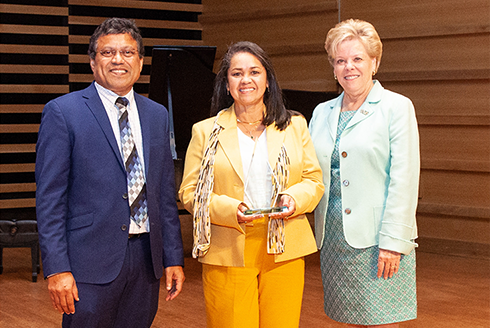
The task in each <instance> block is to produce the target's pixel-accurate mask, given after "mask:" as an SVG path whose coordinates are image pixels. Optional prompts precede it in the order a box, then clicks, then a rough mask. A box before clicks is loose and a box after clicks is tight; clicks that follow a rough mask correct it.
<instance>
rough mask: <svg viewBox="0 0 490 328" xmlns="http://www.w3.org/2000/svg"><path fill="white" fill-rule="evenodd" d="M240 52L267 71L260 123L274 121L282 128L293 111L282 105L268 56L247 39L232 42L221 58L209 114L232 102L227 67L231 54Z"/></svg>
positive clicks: (228, 105)
mask: <svg viewBox="0 0 490 328" xmlns="http://www.w3.org/2000/svg"><path fill="white" fill-rule="evenodd" d="M241 52H246V53H249V54H251V55H253V56H255V57H256V58H257V59H258V60H259V61H260V63H261V64H262V66H264V68H265V70H266V72H267V82H268V85H269V90H268V91H266V92H265V94H264V104H265V108H266V112H265V117H264V120H263V122H262V123H263V124H264V125H265V126H269V125H271V124H272V123H275V124H276V127H277V128H278V129H279V130H284V129H285V128H286V127H287V126H288V125H289V124H290V123H291V115H293V114H294V113H293V112H291V111H288V110H286V107H285V106H284V99H283V95H282V90H281V88H280V87H279V84H278V83H277V78H276V72H275V71H274V67H273V66H272V62H271V60H270V58H269V56H267V54H266V53H265V51H264V50H262V48H260V47H259V46H258V45H257V44H255V43H253V42H248V41H241V42H237V43H235V44H232V45H231V46H230V47H229V48H228V51H227V52H226V53H225V55H224V56H223V59H222V60H221V65H220V69H219V71H218V74H217V75H216V78H215V80H214V92H213V98H212V100H211V116H214V115H216V114H217V113H218V112H219V111H220V110H221V109H223V108H228V107H230V106H231V105H232V104H233V98H232V97H231V96H230V95H229V94H228V92H227V85H228V69H229V68H230V63H231V59H232V58H233V56H234V55H235V54H237V53H241Z"/></svg>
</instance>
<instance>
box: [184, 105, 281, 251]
mask: <svg viewBox="0 0 490 328" xmlns="http://www.w3.org/2000/svg"><path fill="white" fill-rule="evenodd" d="M222 112H223V111H221V112H219V113H218V115H216V119H215V120H214V126H213V129H212V131H211V134H210V135H209V140H208V145H207V147H206V150H205V152H204V157H203V159H202V161H201V168H200V170H199V178H198V180H197V185H196V190H195V192H194V213H193V218H194V220H193V233H194V236H193V237H194V245H193V248H192V257H194V258H198V257H203V256H205V255H206V253H207V252H208V250H209V246H210V243H211V219H210V218H209V202H210V198H211V193H212V191H213V187H214V158H215V155H216V150H217V148H218V135H219V133H220V132H221V130H223V127H222V126H220V125H219V124H218V123H217V122H218V117H219V116H220V115H221V113H222ZM289 163H290V161H289V157H288V155H287V152H286V148H285V147H284V145H283V146H282V147H281V152H280V153H279V156H278V159H277V163H276V168H275V169H274V171H273V174H272V189H273V190H272V197H271V206H274V204H275V203H276V201H277V198H278V196H279V193H280V192H282V191H283V190H285V189H286V186H287V183H288V178H289ZM284 244H285V233H284V220H283V219H270V220H269V223H268V232H267V253H269V254H280V253H283V252H284Z"/></svg>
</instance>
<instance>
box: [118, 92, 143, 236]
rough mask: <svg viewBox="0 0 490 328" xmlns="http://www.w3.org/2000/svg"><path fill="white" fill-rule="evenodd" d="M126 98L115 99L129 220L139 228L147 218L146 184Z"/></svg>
mask: <svg viewBox="0 0 490 328" xmlns="http://www.w3.org/2000/svg"><path fill="white" fill-rule="evenodd" d="M128 104H129V101H128V100H127V99H126V98H123V97H119V98H117V99H116V106H117V107H118V108H119V131H120V134H121V148H122V153H123V157H124V164H125V166H126V175H127V181H128V201H129V207H130V209H131V219H132V220H133V221H134V222H135V223H136V224H137V225H138V227H141V225H142V224H143V223H144V222H145V221H146V219H147V218H148V205H147V202H146V182H145V177H144V176H143V169H142V167H141V162H140V159H139V157H138V152H137V150H136V146H135V144H134V140H133V135H132V133H131V126H130V125H129V119H128V111H127V106H128Z"/></svg>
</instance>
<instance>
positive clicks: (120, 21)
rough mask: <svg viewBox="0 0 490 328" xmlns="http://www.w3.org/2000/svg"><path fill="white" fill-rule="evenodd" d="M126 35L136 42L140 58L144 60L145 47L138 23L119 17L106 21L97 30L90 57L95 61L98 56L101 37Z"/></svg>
mask: <svg viewBox="0 0 490 328" xmlns="http://www.w3.org/2000/svg"><path fill="white" fill-rule="evenodd" d="M126 33H129V34H130V35H131V36H132V37H133V39H135V40H136V43H138V55H139V57H140V58H143V57H144V56H145V47H144V45H143V38H142V37H141V33H140V30H139V28H138V27H137V26H136V23H135V22H134V21H133V20H132V19H127V18H117V17H113V18H108V19H106V20H105V21H104V22H103V23H102V24H100V25H99V26H98V27H97V28H96V29H95V31H94V34H92V36H91V37H90V43H89V46H88V55H89V56H90V58H91V59H95V55H96V54H97V42H98V40H99V38H100V37H101V36H104V35H108V34H126Z"/></svg>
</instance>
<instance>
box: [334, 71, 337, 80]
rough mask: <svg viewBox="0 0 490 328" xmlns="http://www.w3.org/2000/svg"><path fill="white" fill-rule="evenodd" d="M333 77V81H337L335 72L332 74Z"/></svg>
mask: <svg viewBox="0 0 490 328" xmlns="http://www.w3.org/2000/svg"><path fill="white" fill-rule="evenodd" d="M333 78H334V80H335V81H337V75H335V73H334V74H333Z"/></svg>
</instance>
